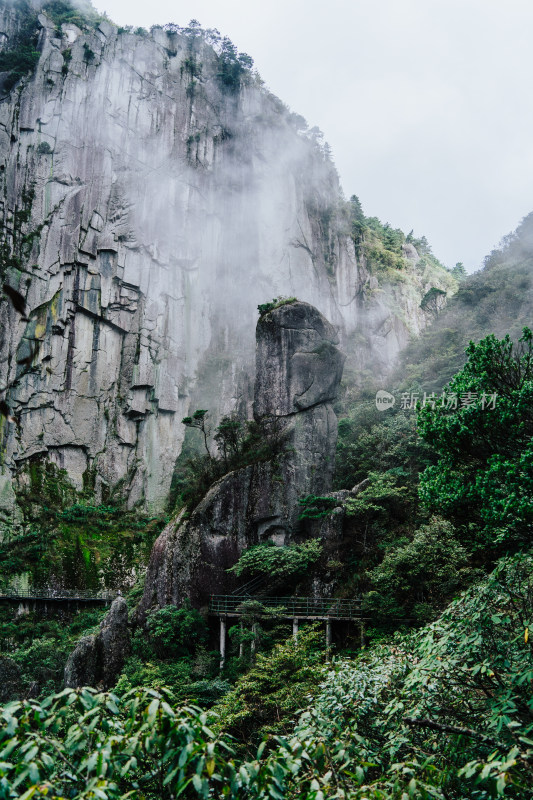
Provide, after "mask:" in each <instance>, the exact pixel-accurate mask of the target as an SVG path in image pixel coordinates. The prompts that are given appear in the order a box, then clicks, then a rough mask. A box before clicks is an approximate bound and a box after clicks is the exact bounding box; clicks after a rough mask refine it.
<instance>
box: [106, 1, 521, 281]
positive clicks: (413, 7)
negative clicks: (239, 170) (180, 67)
mask: <svg viewBox="0 0 533 800" xmlns="http://www.w3.org/2000/svg"><path fill="white" fill-rule="evenodd" d="M94 2H95V5H96V7H97V8H98V10H99V11H106V12H107V13H108V14H109V16H110V17H111V19H113V20H114V21H115V22H116V23H117V24H121V25H126V24H131V25H142V26H144V27H150V25H152V24H155V23H159V24H164V23H166V22H176V23H177V24H179V25H186V24H187V22H188V21H189V20H190V19H191V18H196V19H198V20H199V21H200V22H201V24H202V26H203V27H205V28H209V27H211V28H218V29H219V31H220V32H221V33H222V34H223V35H226V36H229V37H230V39H231V40H232V41H233V42H234V43H235V45H236V46H237V47H238V48H239V50H241V51H244V52H247V53H248V54H249V55H251V56H252V57H253V58H254V60H255V65H256V67H257V69H258V70H259V72H260V74H261V76H262V78H263V79H264V81H265V82H266V84H267V86H268V87H269V88H270V89H271V90H272V91H273V92H274V93H275V94H277V95H278V96H279V97H280V98H281V99H282V100H283V101H284V102H285V103H287V104H288V105H289V106H290V107H291V109H292V110H293V111H295V112H297V113H299V114H302V115H303V116H304V117H305V118H306V119H307V121H308V122H309V125H310V126H313V125H318V126H319V127H320V128H321V129H322V131H323V132H324V135H325V139H326V140H327V141H328V142H329V144H330V145H331V147H332V150H333V158H334V160H335V163H336V165H337V169H338V171H339V174H340V178H341V183H342V186H343V189H344V192H345V194H346V196H347V197H349V196H350V195H351V194H357V195H358V196H359V198H360V200H361V202H362V204H363V209H364V211H365V213H366V214H368V215H375V216H378V217H380V219H381V220H382V221H383V222H390V224H391V225H393V226H394V227H400V228H402V229H403V230H405V231H406V232H409V230H411V228H414V231H415V234H416V235H418V236H421V235H422V234H424V235H426V236H427V238H428V239H429V241H430V243H431V245H432V246H433V251H434V253H435V255H437V256H438V257H439V258H440V259H441V260H443V261H444V262H445V263H446V264H447V265H448V266H453V265H454V264H455V262H456V261H463V262H464V263H465V266H466V267H467V269H468V270H469V271H471V270H473V269H476V268H478V267H479V266H480V265H481V262H482V259H483V257H484V256H485V255H486V254H487V253H488V252H489V251H490V250H491V249H492V247H493V246H494V245H496V244H497V243H498V241H499V240H500V238H501V237H502V236H503V235H504V234H506V233H508V232H509V231H511V230H512V229H514V228H515V227H516V225H517V224H518V223H519V221H520V219H521V218H522V217H523V216H525V215H526V214H528V213H529V212H530V211H533V197H532V189H533V90H532V78H533V45H532V42H533V3H531V2H529V0H506V2H505V3H504V2H503V1H502V0H329V2H324V0H270V1H269V2H266V1H263V2H258V1H257V0H176V2H170V0H150V2H146V0H94Z"/></svg>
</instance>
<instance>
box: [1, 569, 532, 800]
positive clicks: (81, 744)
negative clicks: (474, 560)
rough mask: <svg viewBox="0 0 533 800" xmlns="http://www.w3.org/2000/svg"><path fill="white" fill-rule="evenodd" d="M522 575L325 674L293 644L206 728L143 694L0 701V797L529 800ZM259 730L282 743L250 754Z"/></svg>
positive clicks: (528, 616)
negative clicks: (301, 710)
mask: <svg viewBox="0 0 533 800" xmlns="http://www.w3.org/2000/svg"><path fill="white" fill-rule="evenodd" d="M532 575H533V557H532V556H531V555H526V556H521V557H514V558H513V559H509V558H508V559H504V560H502V561H501V562H500V563H499V564H498V566H497V569H496V570H495V572H494V573H493V574H492V575H491V576H490V577H489V578H488V579H487V580H485V581H484V582H483V583H481V584H479V585H478V586H477V587H475V588H473V589H471V590H470V591H468V592H467V593H466V594H464V595H463V596H462V597H460V598H459V599H458V600H456V601H455V602H454V603H452V604H451V605H450V607H449V608H448V609H447V611H446V612H445V613H444V614H443V615H442V616H441V617H440V618H439V619H438V620H437V621H435V622H434V623H432V624H430V625H428V626H427V627H426V628H423V629H421V630H420V631H418V632H416V633H414V634H410V635H408V636H405V635H404V636H400V635H396V637H395V639H394V640H393V641H392V642H389V643H387V644H381V645H378V646H374V648H372V649H371V650H369V651H368V653H363V654H362V655H361V656H360V657H359V658H358V659H355V660H346V659H341V660H339V661H338V662H336V663H334V664H332V665H331V666H329V667H327V666H324V665H323V664H322V663H321V655H320V651H319V650H317V649H313V636H316V634H313V632H312V631H310V632H309V633H301V634H300V636H299V641H298V642H297V643H295V642H290V643H289V644H287V645H285V646H282V647H279V648H276V649H275V651H274V653H273V655H272V657H266V656H260V657H259V658H258V662H257V665H256V666H255V667H253V668H252V670H251V671H250V672H249V674H248V675H247V676H245V678H243V679H241V681H240V683H239V685H238V686H237V687H236V689H235V690H234V691H233V692H232V693H230V694H229V695H227V696H226V698H225V699H224V701H222V703H221V704H219V706H218V708H217V710H218V711H219V713H220V716H219V717H218V718H217V717H216V716H214V715H213V714H211V715H209V714H207V713H205V712H201V711H200V710H198V709H195V708H181V709H179V708H173V707H172V705H171V703H170V702H168V699H167V698H166V696H165V693H164V692H161V691H160V692H156V691H154V690H150V689H147V690H134V691H132V692H129V693H127V694H125V695H124V696H123V697H122V698H120V697H118V696H116V695H112V694H100V695H98V694H96V692H94V691H92V690H87V689H84V690H82V691H79V692H73V691H72V690H66V691H65V692H62V693H60V694H59V695H55V696H51V697H50V698H48V699H47V700H46V701H44V702H43V703H38V702H36V701H31V700H30V701H24V702H16V703H11V704H9V705H7V706H5V707H4V709H3V710H2V712H1V718H2V722H3V725H2V728H1V733H0V737H1V738H0V747H1V751H0V796H1V797H3V798H6V800H7V798H15V797H18V798H24V800H29V798H31V797H36V798H41V797H48V798H60V797H61V798H63V797H70V798H72V799H73V800H81V798H101V800H107V799H108V798H125V797H129V798H139V800H140V798H142V797H144V798H147V799H153V800H155V799H156V798H157V799H158V800H164V799H165V798H168V800H171V798H173V797H176V796H177V795H178V794H183V795H184V796H186V797H208V796H212V797H221V798H222V797H239V798H249V799H250V800H254V799H255V798H257V799H258V800H259V798H264V799H265V800H266V798H274V800H296V798H305V799H306V800H326V798H327V799H328V800H330V799H331V800H333V798H339V800H340V798H345V800H346V798H350V799H351V800H356V799H357V800H363V798H367V799H368V800H405V798H420V799H423V798H425V799H429V798H432V799H433V800H464V798H466V797H468V798H475V800H489V798H497V797H509V798H514V800H529V798H530V796H531V795H530V787H531V784H532V780H533V738H532V733H533V701H532V691H531V689H532V683H533V647H532V642H531V641H530V639H529V627H530V624H531V620H532V615H533V578H532ZM315 648H316V645H315ZM313 653H314V655H313ZM311 695H315V699H314V700H313V699H312V698H311ZM306 702H307V703H308V708H307V710H306V711H305V712H304V713H303V714H302V715H301V716H300V717H299V719H298V720H297V722H296V725H295V727H293V725H292V723H291V719H294V716H295V714H296V712H297V709H298V707H299V706H301V705H302V704H305V703H306ZM265 723H266V728H265V731H268V732H269V733H271V732H272V731H279V733H281V734H282V735H281V737H277V736H276V737H274V738H272V739H270V742H269V746H268V747H265V744H261V745H260V746H259V749H258V751H257V753H256V752H255V747H254V746H253V737H258V736H260V732H261V727H262V726H263V725H264V724H265ZM228 728H229V730H231V731H232V732H233V733H234V734H235V735H237V737H238V739H237V741H236V742H235V741H232V740H231V739H229V738H228V736H227V734H226V733H222V730H227V729H228ZM291 729H292V730H291ZM239 742H241V745H239ZM245 744H246V745H247V751H248V752H242V751H241V746H242V745H245Z"/></svg>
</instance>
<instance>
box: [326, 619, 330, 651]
mask: <svg viewBox="0 0 533 800" xmlns="http://www.w3.org/2000/svg"><path fill="white" fill-rule="evenodd" d="M330 649H331V620H330V619H327V620H326V651H327V659H328V661H329V651H330Z"/></svg>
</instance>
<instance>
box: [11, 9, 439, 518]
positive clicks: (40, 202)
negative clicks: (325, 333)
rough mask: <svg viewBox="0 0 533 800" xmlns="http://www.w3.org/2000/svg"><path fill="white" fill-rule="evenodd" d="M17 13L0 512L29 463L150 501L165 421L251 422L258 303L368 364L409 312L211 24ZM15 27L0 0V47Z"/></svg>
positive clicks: (165, 467)
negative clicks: (293, 300)
mask: <svg viewBox="0 0 533 800" xmlns="http://www.w3.org/2000/svg"><path fill="white" fill-rule="evenodd" d="M31 5H32V7H33V9H35V14H36V16H35V32H36V37H37V38H36V43H37V44H36V46H37V49H38V51H39V60H38V63H37V66H36V67H35V69H34V70H33V72H32V73H31V74H29V75H27V76H26V77H24V78H23V79H22V80H20V81H19V82H18V83H16V84H15V85H14V86H12V87H11V88H10V89H9V91H8V90H7V89H6V88H4V92H3V96H2V97H1V98H0V237H1V241H0V246H1V249H2V262H1V263H2V280H3V282H6V283H7V284H8V285H9V286H10V287H12V288H14V289H16V290H17V291H19V292H21V293H22V294H23V296H24V297H25V298H26V301H27V307H28V317H27V319H26V320H24V319H23V318H21V317H20V315H18V314H17V313H16V312H15V311H14V309H13V308H12V306H11V304H10V303H9V302H8V301H7V300H6V298H5V297H4V298H2V299H1V300H0V388H2V389H3V394H2V396H5V398H6V400H7V402H8V404H9V406H10V408H11V409H12V413H13V417H14V418H15V419H16V420H17V423H14V422H8V421H6V420H5V419H4V420H3V427H2V459H1V466H0V473H1V474H0V513H3V514H4V521H6V522H7V523H9V522H13V520H14V519H16V513H15V512H14V511H13V509H14V508H15V492H14V489H15V491H19V490H21V489H24V486H25V485H26V484H27V482H28V480H29V479H28V469H29V465H31V463H34V462H36V461H37V462H43V461H51V462H53V463H54V464H56V465H57V466H58V467H59V468H61V469H64V470H65V471H66V473H65V474H66V475H67V476H68V480H69V481H71V482H72V483H73V484H74V485H75V486H76V487H77V488H78V489H81V488H82V487H89V488H90V489H91V490H92V491H93V492H94V497H95V498H96V500H97V501H99V500H101V499H102V498H103V499H104V500H105V499H106V498H107V497H108V496H109V495H110V494H111V493H113V492H115V493H116V494H119V495H122V496H123V497H125V498H127V501H128V503H129V504H130V506H134V505H135V504H137V503H141V504H143V505H144V506H147V507H149V508H152V509H154V510H157V509H161V508H162V507H163V506H164V502H165V498H166V496H167V493H168V489H169V486H170V480H171V475H172V469H173V465H174V462H175V459H176V457H177V455H178V454H179V452H180V449H181V446H182V442H183V436H184V428H183V426H182V425H181V424H180V420H181V419H182V417H183V416H185V415H186V414H187V413H188V412H189V410H190V409H191V408H194V407H198V405H200V404H201V405H202V407H205V408H209V409H210V411H211V414H212V417H213V418H215V419H216V417H217V414H221V413H228V412H230V411H232V410H234V409H239V410H240V411H241V412H243V413H247V414H248V416H250V414H251V389H250V386H251V380H250V376H251V375H252V374H253V352H254V340H253V328H254V324H255V319H256V306H257V304H258V303H260V302H264V301H265V300H270V299H271V298H272V297H277V296H280V295H285V296H298V297H299V298H300V299H302V300H305V301H307V302H309V303H312V304H313V305H315V306H316V307H317V308H318V309H320V311H322V312H323V313H324V314H325V315H326V316H327V317H328V319H330V320H331V321H332V322H333V323H334V324H335V325H336V326H338V327H339V329H340V331H341V336H342V337H343V338H344V340H345V341H348V340H349V337H350V335H352V334H355V333H356V332H357V336H358V337H359V338H358V339H357V340H358V341H359V340H361V342H362V346H361V349H360V352H361V353H362V354H363V353H364V359H365V361H366V362H367V363H369V364H372V365H373V367H374V368H375V370H376V371H377V372H383V371H384V370H386V369H387V367H388V366H390V364H391V362H392V361H393V359H394V356H395V354H396V353H397V352H398V350H399V348H400V347H401V346H402V344H404V343H405V341H406V339H407V337H408V333H409V329H410V328H411V329H413V330H415V331H416V330H417V329H418V328H419V327H420V326H421V325H422V324H423V318H424V315H423V313H422V312H421V311H420V309H419V308H418V303H417V301H416V298H411V297H409V298H408V297H406V298H405V304H404V306H405V307H404V311H405V315H406V317H407V318H408V321H409V320H410V322H409V324H407V323H406V320H405V318H404V319H402V318H401V314H400V315H399V314H398V313H397V312H396V311H394V310H391V307H390V304H388V302H387V300H386V297H385V295H383V296H380V295H379V292H377V293H376V287H375V286H374V285H373V284H372V279H371V277H370V276H369V272H368V269H367V267H366V264H365V262H364V259H363V260H361V259H359V262H358V259H357V258H356V254H355V250H354V243H353V240H352V239H351V237H350V235H349V233H350V231H349V224H348V221H347V218H346V212H345V206H344V204H343V200H342V196H341V193H340V189H339V185H338V179H337V175H336V172H335V169H334V167H333V165H332V163H331V161H330V160H329V158H328V156H327V154H326V153H325V151H324V149H323V148H322V147H321V146H320V143H319V139H318V138H317V134H316V132H315V131H306V130H305V125H303V124H302V120H301V118H300V117H297V116H296V115H294V114H291V113H290V112H289V111H288V109H287V108H286V107H285V106H283V104H282V103H281V102H280V101H279V100H278V99H277V98H275V97H274V96H272V95H271V94H270V93H269V92H268V91H266V90H265V89H264V87H263V86H262V85H261V82H260V80H259V79H258V78H257V76H255V75H254V74H252V72H251V71H250V70H249V69H247V68H244V67H242V66H236V64H237V62H236V61H235V57H234V56H232V57H230V60H229V62H228V57H227V54H226V55H224V53H223V52H222V51H221V46H220V43H217V42H216V40H215V39H216V37H215V39H213V37H211V38H210V36H209V35H206V34H205V33H202V32H200V31H198V29H195V28H191V29H188V30H187V31H181V32H172V31H165V30H162V29H156V30H153V31H152V32H151V33H150V34H148V35H144V34H142V35H135V34H133V33H128V32H121V31H120V30H119V29H117V27H116V26H114V25H112V24H111V23H110V22H108V21H100V22H98V23H95V24H91V25H89V24H88V25H83V24H80V25H79V26H77V25H74V24H72V23H64V24H60V25H58V24H57V22H54V21H53V20H52V19H51V17H50V16H49V15H47V14H46V13H42V6H43V3H41V2H38V1H37V0H33V2H32V4H31ZM39 12H41V13H39ZM37 14H38V16H37ZM20 26H21V17H20V12H19V11H17V10H16V9H14V7H13V5H12V4H8V3H6V2H2V3H0V48H4V49H5V48H9V47H11V46H13V42H14V41H15V39H14V37H15V36H16V34H17V30H19V29H20ZM230 55H231V54H230ZM231 58H233V61H232V60H231ZM228 63H229V67H228ZM239 63H240V62H239ZM229 68H231V69H233V72H231V70H230V73H228V69H229ZM228 74H230V77H231V75H233V79H232V80H229V79H228ZM235 75H236V76H237V77H235ZM5 77H6V76H2V75H0V84H2V85H4V87H6V85H7V84H6V81H5V80H2V79H3V78H5ZM371 295H372V297H371ZM384 298H385V299H384ZM418 299H419V298H418ZM400 301H401V298H400ZM401 302H403V301H401ZM401 302H400V304H401ZM405 315H404V317H405ZM361 342H360V344H361ZM355 360H357V357H356V358H355ZM359 360H361V359H359ZM13 478H14V482H13Z"/></svg>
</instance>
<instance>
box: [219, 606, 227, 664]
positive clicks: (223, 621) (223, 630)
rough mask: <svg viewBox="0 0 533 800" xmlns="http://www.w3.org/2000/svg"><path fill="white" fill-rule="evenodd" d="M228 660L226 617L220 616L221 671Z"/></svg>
mask: <svg viewBox="0 0 533 800" xmlns="http://www.w3.org/2000/svg"><path fill="white" fill-rule="evenodd" d="M225 662H226V617H220V671H221V672H222V670H223V669H224V664H225Z"/></svg>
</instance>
